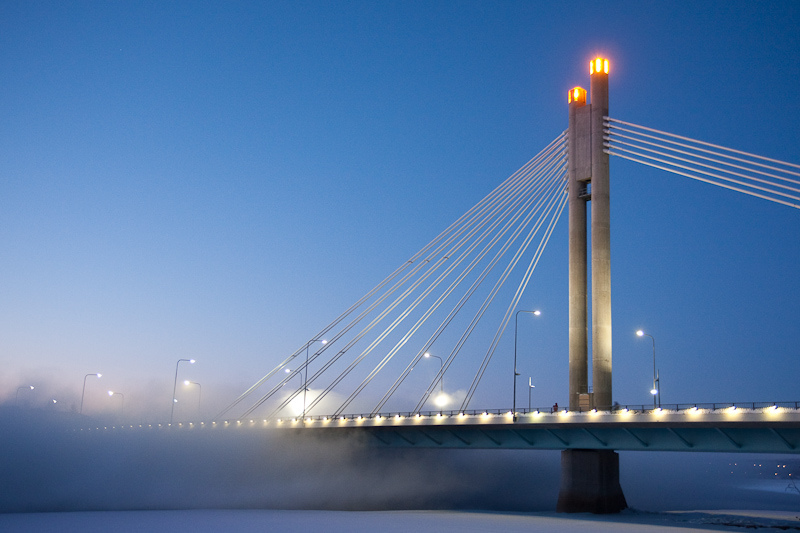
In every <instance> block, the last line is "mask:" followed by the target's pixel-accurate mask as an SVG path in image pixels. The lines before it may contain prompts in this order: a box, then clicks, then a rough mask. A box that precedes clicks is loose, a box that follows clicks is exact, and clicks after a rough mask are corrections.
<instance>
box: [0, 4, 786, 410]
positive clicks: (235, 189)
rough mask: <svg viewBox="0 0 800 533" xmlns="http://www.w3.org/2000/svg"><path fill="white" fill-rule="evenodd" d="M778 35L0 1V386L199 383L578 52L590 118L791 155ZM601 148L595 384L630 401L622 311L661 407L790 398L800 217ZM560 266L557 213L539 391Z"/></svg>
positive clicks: (488, 17) (547, 112) (534, 353)
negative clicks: (604, 244)
mask: <svg viewBox="0 0 800 533" xmlns="http://www.w3.org/2000/svg"><path fill="white" fill-rule="evenodd" d="M798 29H800V8H798V7H797V5H796V4H794V3H792V2H759V3H753V2H695V3H684V2H622V3H613V4H612V5H607V3H596V2H572V3H569V4H567V3H561V2H554V3H549V4H543V3H539V2H535V3H534V2H506V3H500V4H498V3H495V2H485V3H482V2H437V3H433V4H431V3H425V2H401V3H396V2H347V3H322V2H305V3H304V2H291V3H289V2H286V3H284V2H272V3H259V2H255V3H249V2H238V3H234V4H219V3H215V2H175V3H169V4H164V3H160V2H152V3H147V2H114V3H100V2H75V3H67V4H65V3H59V2H5V3H3V5H2V6H0V69H2V70H1V71H0V72H1V73H2V79H3V80H4V83H3V90H2V94H3V98H2V100H0V107H2V116H3V120H2V122H0V172H2V179H1V180H0V243H2V249H3V253H2V256H1V257H2V261H0V365H2V368H3V372H2V374H0V396H5V397H6V398H9V399H12V398H13V396H14V394H15V392H16V388H17V387H18V386H20V385H26V384H29V383H30V384H34V385H36V386H37V389H36V390H35V391H33V392H32V393H31V394H30V396H29V397H28V401H30V402H32V403H38V404H44V403H45V402H47V401H49V399H50V398H53V397H57V398H60V399H61V400H62V403H63V404H65V405H68V406H69V405H75V403H76V402H77V401H79V397H80V392H81V390H80V388H81V384H82V379H83V376H84V375H85V374H86V373H89V372H102V373H103V374H104V376H103V378H102V383H90V384H89V387H88V388H87V404H86V405H87V410H88V411H90V412H95V413H97V412H102V411H104V410H108V409H111V408H112V407H109V404H108V397H107V396H106V395H105V391H106V390H107V389H114V390H120V391H122V392H123V393H125V394H126V402H127V403H126V406H128V408H129V410H130V413H131V415H132V416H133V415H136V416H140V417H145V416H155V417H163V416H164V413H166V412H167V411H168V407H169V400H170V386H171V384H170V383H169V381H171V380H172V378H173V372H174V368H175V361H176V360H177V359H178V358H181V357H186V358H188V357H193V358H195V359H197V361H198V362H197V363H196V364H195V365H193V366H191V367H187V366H183V367H182V368H181V378H182V379H191V380H194V381H198V382H200V383H202V385H203V395H204V398H207V400H206V404H207V410H209V411H213V410H215V409H216V408H218V407H219V406H222V405H223V404H225V403H226V402H227V401H228V400H230V399H232V398H233V397H235V395H236V394H238V393H239V392H241V391H242V390H243V389H244V388H245V387H246V386H248V385H250V384H251V383H252V382H254V381H255V380H256V379H258V378H259V377H260V376H261V375H263V374H264V373H266V372H267V371H268V370H270V369H271V368H272V367H273V366H274V365H275V364H276V363H277V362H279V361H280V360H282V359H283V358H284V357H285V356H286V355H288V354H289V353H291V352H293V351H294V350H295V349H296V348H298V347H299V346H301V345H302V344H303V343H304V342H305V340H306V339H308V338H309V337H310V336H312V335H313V334H314V333H315V332H317V331H318V330H320V329H321V328H322V327H323V326H324V325H325V324H327V323H328V322H329V321H330V320H332V319H333V318H335V317H336V316H337V315H338V314H339V312H341V310H343V309H344V308H346V307H347V306H349V305H350V303H352V302H353V301H355V300H356V299H357V298H358V297H360V296H361V295H362V294H363V293H365V292H366V291H367V290H369V289H370V288H371V287H372V286H373V285H375V284H376V283H377V282H379V281H380V280H381V279H383V277H384V276H386V275H387V274H388V273H389V272H391V271H392V270H394V268H396V267H397V266H398V265H400V264H401V263H402V262H403V261H405V260H406V259H407V258H408V257H410V256H411V255H412V254H413V253H414V252H416V251H417V250H418V249H420V248H421V247H422V246H423V245H425V244H426V243H427V242H428V241H429V240H430V239H431V238H433V237H434V236H435V235H436V234H438V233H439V231H441V230H442V229H444V228H445V227H447V226H448V225H449V224H450V222H452V221H453V220H455V219H456V218H457V217H458V216H460V215H461V214H462V213H463V212H465V211H466V210H467V209H469V208H470V207H471V206H472V205H474V204H475V203H476V202H478V201H479V200H480V199H481V198H482V197H483V196H485V195H486V194H487V193H488V192H489V191H491V190H492V189H493V188H494V187H495V186H496V185H498V184H499V183H500V182H501V181H502V180H503V179H505V178H506V177H507V176H509V175H510V174H512V173H513V172H514V171H515V170H516V169H517V168H519V167H520V166H522V164H523V163H524V162H526V161H527V160H528V159H530V158H531V157H532V156H533V155H534V154H536V153H537V152H538V151H539V150H540V149H541V148H543V147H544V146H545V145H546V144H547V143H548V142H550V141H551V140H552V139H553V138H554V137H556V136H557V135H558V134H559V133H560V132H561V131H562V130H564V129H565V128H566V118H567V104H566V98H565V96H566V92H567V90H568V89H569V88H570V87H573V86H575V85H582V86H584V87H587V86H588V69H587V66H588V61H589V59H591V58H592V57H594V56H595V55H597V54H600V55H603V56H606V57H608V58H609V59H610V61H611V77H610V113H611V115H612V116H614V117H616V118H619V119H622V120H627V121H630V122H634V123H638V124H643V125H646V126H651V127H654V128H658V129H661V130H665V131H669V132H672V133H676V134H681V135H686V136H689V137H694V138H698V139H702V140H706V141H709V142H713V143H716V144H720V145H724V146H730V147H733V148H738V149H742V150H746V151H750V152H754V153H757V154H761V155H765V156H769V157H773V158H776V159H781V160H786V161H791V162H794V163H798V162H800V143H798V139H800V102H798V99H797V97H796V94H795V92H796V87H797V81H798V78H800V31H798ZM611 164H612V301H613V310H614V316H613V324H614V365H615V382H614V384H615V394H614V396H615V399H616V400H618V401H620V402H622V403H646V402H648V401H650V397H649V394H648V390H649V387H650V383H649V380H650V379H651V375H652V360H651V355H652V353H651V351H650V345H649V344H648V341H649V339H646V340H641V339H639V338H637V337H636V336H635V335H634V331H635V330H636V329H638V328H644V329H645V330H646V331H648V332H650V333H652V334H653V335H654V336H655V337H656V340H657V348H658V357H659V367H660V370H661V375H662V388H663V400H664V401H665V402H669V403H673V402H678V401H680V402H693V401H761V400H764V401H772V400H797V399H800V398H797V393H796V390H797V388H796V386H795V382H796V378H795V376H797V375H798V373H800V348H798V346H800V325H798V323H797V320H796V317H797V316H798V315H800V303H798V302H800V300H799V299H798V296H800V279H798V276H797V272H798V268H797V265H798V264H800V247H798V242H800V212H798V211H797V210H794V209H790V208H786V207H782V206H778V205H775V204H770V203H768V202H765V201H762V200H758V199H754V198H749V197H744V196H741V195H737V194H736V193H733V192H729V191H724V190H722V189H718V188H715V187H712V186H710V185H705V184H701V183H695V182H689V181H688V180H686V179H685V178H681V177H678V176H672V175H667V174H664V173H661V172H658V171H655V170H650V169H646V168H644V167H639V166H636V165H634V164H633V163H629V162H625V161H622V160H618V159H613V160H612V162H611ZM566 287H567V284H566V219H563V220H562V221H561V223H560V225H559V227H558V228H557V230H556V233H555V236H554V239H553V240H552V241H551V244H550V245H549V247H548V250H547V252H546V254H545V258H544V259H543V260H542V263H541V264H540V266H539V267H538V268H537V272H536V274H535V276H534V278H533V281H532V284H531V286H529V289H528V291H527V292H526V294H525V296H524V297H523V300H522V302H521V304H520V307H521V308H533V307H537V308H540V309H542V312H543V314H542V316H541V317H540V318H539V319H537V322H536V324H535V325H532V326H531V328H530V330H528V331H520V342H521V343H522V344H521V345H523V346H527V347H528V348H527V349H528V350H529V351H524V352H523V354H522V361H521V363H520V371H521V372H522V374H523V379H522V381H521V382H520V384H522V383H523V382H524V383H527V376H533V377H534V383H536V384H537V389H536V391H535V394H536V395H537V396H536V398H537V400H538V401H537V400H534V404H536V405H550V404H551V403H553V402H554V401H558V402H559V403H564V402H565V401H566V393H567V381H566V379H567V374H566V358H567V354H566V350H567V348H566V346H567V344H566V338H567V337H566V334H567V323H566V316H567V314H566V313H567V293H566ZM508 336H509V335H508V333H507V334H506V337H508ZM505 346H507V345H505ZM503 349H504V350H505V351H504V352H503V355H498V358H497V360H496V361H495V363H496V365H497V368H498V369H497V374H496V375H497V376H499V377H497V379H496V381H492V382H491V385H488V386H487V391H486V393H485V396H483V397H482V400H483V401H484V402H485V403H487V404H489V405H485V406H486V407H506V406H507V404H508V403H509V402H508V401H506V400H505V398H507V397H508V396H509V394H510V393H509V392H508V386H507V385H508V383H507V381H509V380H508V379H506V374H509V372H505V371H504V370H503V368H504V367H503V365H505V366H506V367H507V366H508V365H509V364H510V359H509V357H510V352H509V351H508V350H507V348H503ZM504 358H505V359H504ZM495 363H493V364H495ZM506 370H508V369H507V368H506ZM446 383H448V382H447V381H446ZM523 390H524V389H523ZM476 401H478V399H477V398H476ZM518 401H519V402H520V403H523V404H524V403H526V401H527V396H526V395H525V393H521V394H520V396H519V400H518ZM504 402H505V403H504ZM483 406H484V405H481V407H483Z"/></svg>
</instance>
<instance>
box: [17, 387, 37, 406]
mask: <svg viewBox="0 0 800 533" xmlns="http://www.w3.org/2000/svg"><path fill="white" fill-rule="evenodd" d="M23 389H27V390H33V385H23V386H22V387H17V399H16V400H14V405H19V391H21V390H23Z"/></svg>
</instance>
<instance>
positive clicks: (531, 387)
mask: <svg viewBox="0 0 800 533" xmlns="http://www.w3.org/2000/svg"><path fill="white" fill-rule="evenodd" d="M535 388H536V385H534V384H533V378H531V377H528V412H530V410H531V391H532V390H533V389H535Z"/></svg>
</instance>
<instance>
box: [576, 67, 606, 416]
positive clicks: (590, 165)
mask: <svg viewBox="0 0 800 533" xmlns="http://www.w3.org/2000/svg"><path fill="white" fill-rule="evenodd" d="M590 73H591V82H590V84H591V85H590V89H591V94H590V96H591V103H588V104H587V102H586V91H585V90H584V89H582V88H581V87H575V88H573V89H570V91H569V96H568V103H569V129H568V132H569V133H568V135H569V147H568V154H569V156H568V158H569V165H568V177H567V180H568V199H569V408H570V410H579V409H583V410H587V409H591V408H595V409H598V410H610V409H611V405H612V392H611V204H610V195H609V190H610V187H609V185H610V184H609V181H610V180H609V165H608V154H606V153H605V151H604V138H603V137H604V122H605V117H606V116H607V115H608V60H606V59H600V58H598V59H594V60H592V62H591V68H590ZM589 184H590V185H589ZM587 201H591V202H592V204H591V205H592V218H591V231H592V241H591V242H592V255H591V260H592V268H591V272H592V285H591V286H592V337H591V339H592V389H593V390H592V394H591V395H590V394H589V384H588V373H589V369H588V345H589V335H588V312H587V310H588V304H587V278H588V275H587V251H586V244H587V229H586V202H587Z"/></svg>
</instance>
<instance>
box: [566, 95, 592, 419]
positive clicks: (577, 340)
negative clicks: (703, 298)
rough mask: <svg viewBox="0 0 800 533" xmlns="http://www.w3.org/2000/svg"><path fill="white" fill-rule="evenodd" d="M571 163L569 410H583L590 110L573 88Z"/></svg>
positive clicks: (586, 378) (570, 99)
mask: <svg viewBox="0 0 800 533" xmlns="http://www.w3.org/2000/svg"><path fill="white" fill-rule="evenodd" d="M567 101H568V103H569V130H568V139H569V141H568V142H569V147H568V154H569V163H568V170H567V172H568V175H567V183H568V185H567V194H568V205H569V230H568V231H569V408H570V410H571V411H576V410H578V409H579V407H580V395H582V394H584V395H585V394H587V393H588V392H589V360H588V357H589V328H588V299H587V297H588V296H587V271H586V266H587V265H586V244H587V234H586V201H587V200H588V193H587V183H588V181H589V180H590V179H591V171H592V167H591V165H592V160H591V140H592V138H591V130H590V128H589V125H590V122H589V119H590V118H591V115H590V112H591V107H590V106H587V105H586V90H585V89H583V88H581V87H575V88H573V89H570V91H569V96H568V97H567Z"/></svg>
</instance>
